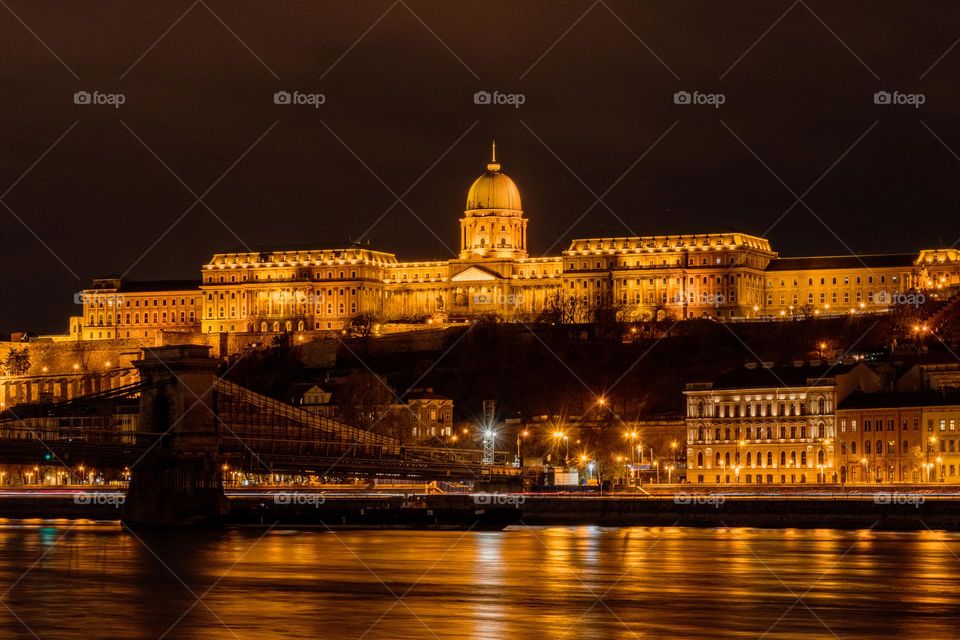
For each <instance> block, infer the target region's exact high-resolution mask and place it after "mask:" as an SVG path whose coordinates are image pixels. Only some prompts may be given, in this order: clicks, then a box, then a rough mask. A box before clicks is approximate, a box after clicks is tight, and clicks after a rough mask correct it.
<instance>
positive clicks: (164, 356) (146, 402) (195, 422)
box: [122, 345, 227, 527]
mask: <svg viewBox="0 0 960 640" xmlns="http://www.w3.org/2000/svg"><path fill="white" fill-rule="evenodd" d="M133 364H134V366H136V367H137V370H138V371H139V372H140V379H141V380H142V381H143V382H147V383H156V386H153V387H149V388H147V389H146V390H144V391H143V392H142V394H141V395H140V428H139V431H141V432H144V433H147V434H150V435H147V436H142V437H145V438H148V439H149V441H147V442H145V443H144V444H146V445H147V446H149V447H150V449H149V450H148V452H147V453H146V454H145V455H144V456H143V458H142V459H140V460H139V461H138V462H136V463H134V464H133V465H131V467H130V473H131V476H130V488H129V490H128V491H127V498H126V501H125V502H124V505H123V514H122V520H123V521H124V522H125V523H127V524H130V525H136V526H144V527H171V526H189V525H205V524H216V523H217V522H219V521H220V519H221V518H222V517H223V515H224V514H225V513H226V506H227V505H226V498H225V496H224V493H223V482H222V477H221V473H220V463H219V449H220V429H219V425H218V421H217V418H216V416H215V415H214V413H213V411H214V410H215V404H216V399H215V395H214V394H215V391H213V387H214V383H215V381H216V378H217V374H216V370H217V367H218V366H219V362H218V361H217V360H216V359H215V358H212V357H210V347H208V346H204V345H171V346H164V347H154V348H147V349H144V350H143V354H142V357H141V359H140V360H136V361H134V363H133Z"/></svg>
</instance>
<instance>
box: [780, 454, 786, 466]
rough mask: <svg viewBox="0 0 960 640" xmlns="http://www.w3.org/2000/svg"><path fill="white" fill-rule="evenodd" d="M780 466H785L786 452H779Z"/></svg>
mask: <svg viewBox="0 0 960 640" xmlns="http://www.w3.org/2000/svg"><path fill="white" fill-rule="evenodd" d="M780 466H781V467H785V466H787V452H786V451H781V452H780Z"/></svg>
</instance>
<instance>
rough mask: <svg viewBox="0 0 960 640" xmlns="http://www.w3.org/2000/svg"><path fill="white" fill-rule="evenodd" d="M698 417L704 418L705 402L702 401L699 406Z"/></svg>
mask: <svg viewBox="0 0 960 640" xmlns="http://www.w3.org/2000/svg"><path fill="white" fill-rule="evenodd" d="M697 416H699V417H701V418H702V417H703V402H702V401H701V402H700V404H698V405H697Z"/></svg>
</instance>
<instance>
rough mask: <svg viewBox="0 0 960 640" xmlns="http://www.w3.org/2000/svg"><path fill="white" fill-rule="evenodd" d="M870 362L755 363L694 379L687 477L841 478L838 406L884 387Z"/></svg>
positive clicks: (705, 480) (704, 480) (689, 395)
mask: <svg viewBox="0 0 960 640" xmlns="http://www.w3.org/2000/svg"><path fill="white" fill-rule="evenodd" d="M879 384H880V376H878V375H877V374H876V373H875V372H874V371H873V370H871V369H870V368H869V367H868V366H867V365H866V364H863V363H856V364H842V363H833V364H828V363H821V362H812V363H809V364H803V363H797V364H796V365H795V366H773V365H772V364H771V363H749V364H748V365H747V366H746V367H744V368H743V369H739V370H736V371H732V372H730V373H728V374H725V375H722V376H719V377H718V378H716V379H715V380H711V381H706V382H692V383H689V384H688V385H687V387H686V390H685V391H684V395H685V396H686V428H687V481H688V482H692V483H696V484H724V485H726V484H738V483H739V484H743V485H762V484H804V483H814V482H836V481H838V480H839V479H840V478H839V472H838V468H837V462H836V449H837V430H836V410H837V405H838V403H839V402H840V401H842V400H843V399H844V398H846V397H847V396H848V395H850V394H851V393H853V392H854V391H856V390H870V391H872V390H876V389H877V388H878V387H879Z"/></svg>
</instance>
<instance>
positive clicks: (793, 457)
mask: <svg viewBox="0 0 960 640" xmlns="http://www.w3.org/2000/svg"><path fill="white" fill-rule="evenodd" d="M804 455H806V452H804ZM790 466H791V467H795V466H797V452H796V451H791V452H790Z"/></svg>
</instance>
